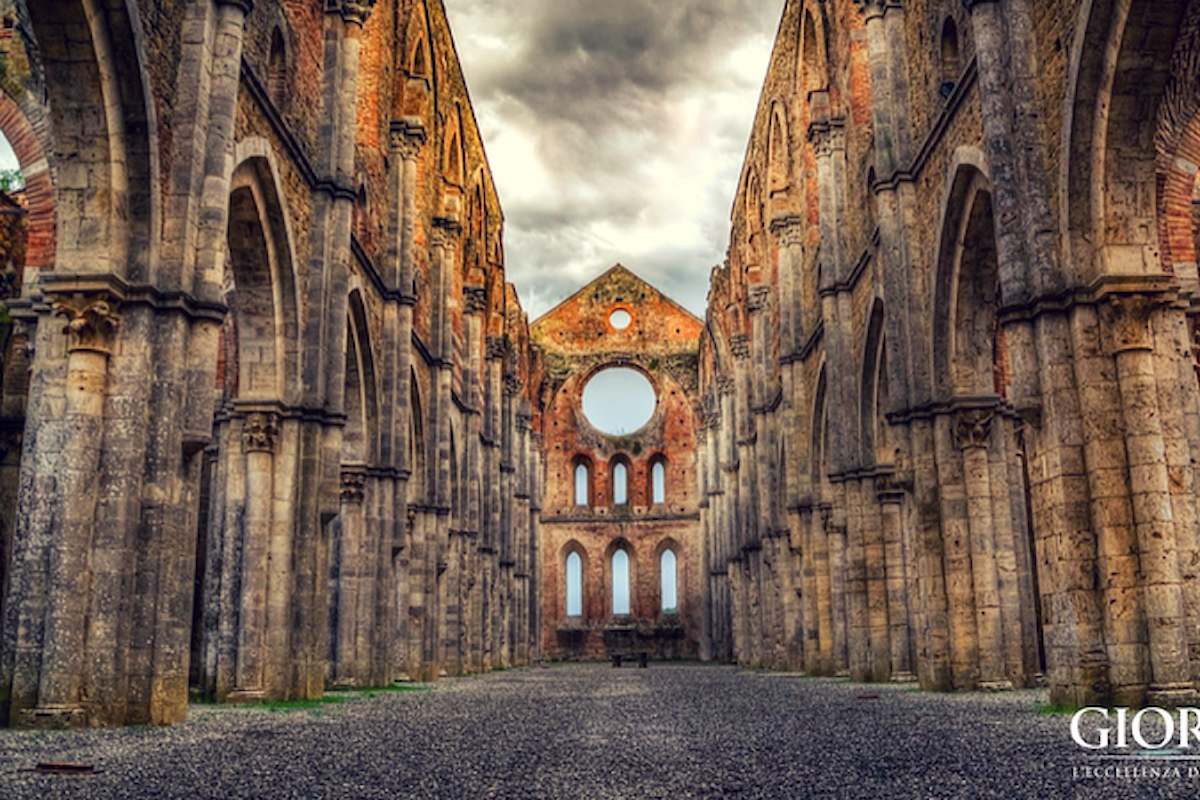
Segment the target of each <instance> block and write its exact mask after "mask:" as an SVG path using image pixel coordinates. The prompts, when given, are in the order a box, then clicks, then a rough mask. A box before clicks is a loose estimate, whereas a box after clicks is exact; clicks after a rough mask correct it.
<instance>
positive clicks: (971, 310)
mask: <svg viewBox="0 0 1200 800" xmlns="http://www.w3.org/2000/svg"><path fill="white" fill-rule="evenodd" d="M934 291H935V297H934V305H933V309H932V313H933V319H932V326H931V330H932V331H933V337H932V346H933V354H932V359H933V360H932V363H933V374H934V380H935V381H936V385H935V387H934V388H935V391H936V392H937V397H939V398H943V399H944V398H948V397H952V396H955V395H960V396H981V395H991V394H994V393H996V389H997V379H996V376H995V373H994V368H995V366H996V362H997V346H996V345H997V341H998V339H997V331H998V323H997V313H998V311H999V308H1000V306H1001V304H1002V302H1003V297H1002V289H1001V284H1000V274H999V267H998V263H997V256H996V240H995V222H994V219H993V213H992V197H991V185H990V183H989V181H988V179H987V176H986V175H985V174H984V173H983V172H982V171H981V170H980V169H979V168H978V167H977V166H975V165H972V164H968V163H960V164H959V166H958V169H956V170H955V172H954V174H953V180H952V182H951V184H950V189H949V192H948V194H947V197H946V200H945V202H944V205H943V216H942V230H941V236H940V249H939V252H938V260H937V273H936V282H935V289H934Z"/></svg>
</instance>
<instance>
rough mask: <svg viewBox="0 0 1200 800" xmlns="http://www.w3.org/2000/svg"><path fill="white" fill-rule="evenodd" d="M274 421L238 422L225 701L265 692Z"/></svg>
mask: <svg viewBox="0 0 1200 800" xmlns="http://www.w3.org/2000/svg"><path fill="white" fill-rule="evenodd" d="M278 435H279V420H278V417H277V416H276V415H275V414H274V413H273V412H269V411H252V412H249V413H248V414H247V415H246V418H245V419H244V420H243V422H242V452H243V453H244V454H245V463H246V467H245V480H246V506H245V518H244V522H243V524H242V531H241V534H242V536H241V538H242V560H241V565H240V566H241V569H240V576H241V581H240V585H241V593H240V596H239V597H238V606H239V607H238V637H237V668H236V677H235V688H234V690H233V691H232V692H230V693H229V695H228V697H227V698H226V699H227V700H228V701H229V702H235V703H236V702H246V701H256V700H261V699H262V698H263V697H265V696H266V694H267V686H266V681H265V678H266V661H267V652H266V638H267V605H268V602H269V601H268V598H269V596H270V595H271V592H272V589H273V588H274V589H275V590H276V591H278V587H272V586H271V585H270V581H269V580H268V551H269V547H270V538H271V500H272V495H273V492H274V471H275V463H274V462H275V444H276V439H277V437H278Z"/></svg>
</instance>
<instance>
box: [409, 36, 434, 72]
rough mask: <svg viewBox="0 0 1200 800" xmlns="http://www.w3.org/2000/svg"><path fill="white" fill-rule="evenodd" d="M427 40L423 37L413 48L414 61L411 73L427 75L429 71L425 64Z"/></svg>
mask: <svg viewBox="0 0 1200 800" xmlns="http://www.w3.org/2000/svg"><path fill="white" fill-rule="evenodd" d="M425 64H426V58H425V40H424V39H421V40H420V41H418V42H417V44H416V47H414V48H413V53H412V62H411V65H410V66H409V69H408V72H409V74H410V75H414V76H421V77H425V76H426V75H427V74H428V73H429V68H428V67H427V66H426V65H425Z"/></svg>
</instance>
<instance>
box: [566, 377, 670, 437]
mask: <svg viewBox="0 0 1200 800" xmlns="http://www.w3.org/2000/svg"><path fill="white" fill-rule="evenodd" d="M657 405H658V396H657V395H656V394H655V392H654V387H653V386H651V385H650V381H649V380H647V379H646V376H645V375H643V374H642V373H640V372H638V371H637V370H636V369H630V368H629V367H607V368H605V369H602V370H600V371H599V372H597V373H596V374H595V375H593V376H592V377H591V378H590V379H589V380H588V382H587V385H586V386H584V387H583V414H584V416H585V417H587V421H588V422H590V423H591V425H592V427H593V428H595V429H596V430H598V431H600V432H601V433H607V434H608V435H610V436H625V435H627V434H630V433H634V432H636V431H639V430H641V429H642V428H643V427H644V426H645V424H646V423H647V422H649V421H650V418H651V417H653V416H654V409H655V406H657Z"/></svg>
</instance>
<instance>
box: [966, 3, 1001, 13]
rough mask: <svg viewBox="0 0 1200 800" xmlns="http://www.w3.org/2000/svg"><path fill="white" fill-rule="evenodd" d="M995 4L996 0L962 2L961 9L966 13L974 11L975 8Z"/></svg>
mask: <svg viewBox="0 0 1200 800" xmlns="http://www.w3.org/2000/svg"><path fill="white" fill-rule="evenodd" d="M995 3H996V0H962V4H963V8H965V9H966V10H967V11H968V12H970V11H974V10H975V8H976V6H988V5H993V4H995Z"/></svg>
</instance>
